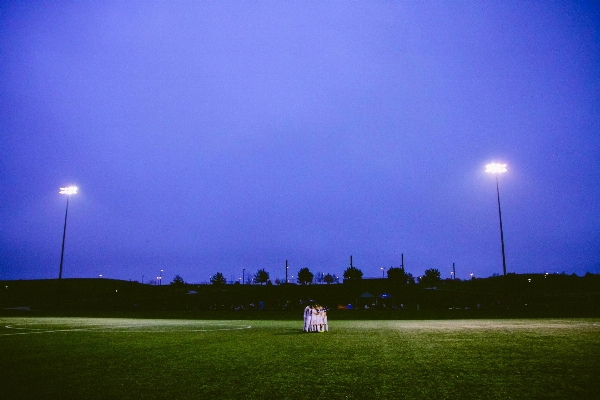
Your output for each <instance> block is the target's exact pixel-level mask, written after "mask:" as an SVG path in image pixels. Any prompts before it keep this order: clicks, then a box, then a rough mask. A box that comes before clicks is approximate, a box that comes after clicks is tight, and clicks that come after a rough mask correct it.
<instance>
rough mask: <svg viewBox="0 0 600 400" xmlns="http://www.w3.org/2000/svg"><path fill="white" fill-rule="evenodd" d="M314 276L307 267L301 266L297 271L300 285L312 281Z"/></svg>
mask: <svg viewBox="0 0 600 400" xmlns="http://www.w3.org/2000/svg"><path fill="white" fill-rule="evenodd" d="M314 277H315V276H314V275H313V273H312V272H310V271H309V270H308V268H302V269H300V271H298V282H300V284H301V285H308V284H309V283H312V281H313V278H314Z"/></svg>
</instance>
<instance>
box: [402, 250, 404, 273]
mask: <svg viewBox="0 0 600 400" xmlns="http://www.w3.org/2000/svg"><path fill="white" fill-rule="evenodd" d="M402 272H404V253H402Z"/></svg>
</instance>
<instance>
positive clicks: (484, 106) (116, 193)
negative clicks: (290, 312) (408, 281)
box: [0, 1, 600, 283]
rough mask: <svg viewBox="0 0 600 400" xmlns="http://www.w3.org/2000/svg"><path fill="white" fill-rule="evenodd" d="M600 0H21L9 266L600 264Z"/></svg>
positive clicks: (7, 12) (4, 168)
mask: <svg viewBox="0 0 600 400" xmlns="http://www.w3.org/2000/svg"><path fill="white" fill-rule="evenodd" d="M599 10H600V7H599V6H598V3H596V2H585V1H425V2H421V1H398V2H391V1H386V2H383V1H382V2H359V1H331V2H321V1H258V2H254V1H253V2H246V1H244V2H243V1H231V2H229V1H209V2H204V1H135V2H134V1H77V2H75V1H73V2H71V1H26V2H21V1H12V2H11V1H3V2H2V3H1V5H0V134H1V136H0V199H1V202H0V279H47V278H57V277H58V272H59V262H60V254H61V242H62V234H63V221H64V214H65V206H66V197H65V196H64V195H61V194H59V193H58V191H59V188H60V187H64V186H67V185H77V186H78V187H79V193H78V194H77V195H74V196H72V197H71V200H70V202H69V216H68V226H67V235H66V244H65V258H64V266H63V278H74V277H98V275H100V274H102V275H103V277H106V278H117V279H126V280H129V279H131V280H141V279H142V276H144V280H145V281H148V280H149V279H154V278H155V277H156V276H157V275H158V273H159V271H160V270H161V269H162V270H164V273H163V276H164V278H163V279H164V280H166V281H171V280H172V279H173V277H174V276H175V275H176V274H179V275H181V276H182V277H183V278H184V280H185V281H188V282H192V283H197V282H204V281H207V280H208V279H209V277H210V276H211V275H213V274H215V273H216V272H222V273H223V274H224V275H225V277H226V278H227V279H228V280H230V279H238V278H240V277H241V276H242V269H244V268H245V269H246V274H247V275H248V274H249V273H254V272H256V271H257V270H258V269H259V268H265V269H266V270H267V271H268V272H269V273H270V275H271V279H272V280H275V279H276V278H280V279H284V277H285V261H286V260H288V262H289V266H290V275H294V276H295V275H296V273H297V271H298V270H299V269H300V268H303V267H308V268H309V269H310V270H311V271H313V272H315V273H316V272H321V271H322V272H325V273H327V272H330V273H333V274H337V275H341V274H342V273H343V271H344V269H345V268H347V267H348V264H349V257H350V255H352V256H353V261H354V265H355V266H356V267H357V268H360V269H361V270H362V271H363V272H364V275H365V276H366V277H378V276H381V269H380V268H381V267H385V268H389V267H390V266H396V267H397V266H399V265H400V258H401V254H402V253H404V257H405V267H406V270H407V272H410V273H412V274H413V275H415V276H418V275H421V274H423V272H424V271H425V269H428V268H437V269H439V270H440V271H441V274H442V277H443V278H448V277H450V271H451V269H452V263H455V264H456V272H457V277H458V278H462V279H465V278H469V274H470V273H473V274H474V275H475V276H476V277H486V276H491V275H492V274H494V273H500V274H502V255H501V248H500V232H499V221H498V220H499V219H498V207H497V198H496V182H495V178H494V176H493V175H490V174H486V173H485V165H486V164H487V163H490V162H492V161H496V162H502V163H506V164H507V168H508V172H507V173H505V174H502V175H501V176H500V180H499V185H500V186H499V187H500V197H501V204H502V217H503V224H504V238H505V245H506V264H507V270H508V272H516V273H533V272H535V273H538V272H551V273H552V272H562V271H565V272H566V273H568V274H571V273H576V274H578V275H583V274H585V273H586V272H588V271H589V272H592V273H600V178H599V176H600V134H599V133H600V131H599V129H600V11H599ZM163 282H164V281H163ZM165 283H166V282H165Z"/></svg>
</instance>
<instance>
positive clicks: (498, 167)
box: [485, 163, 506, 174]
mask: <svg viewBox="0 0 600 400" xmlns="http://www.w3.org/2000/svg"><path fill="white" fill-rule="evenodd" d="M485 172H491V173H492V174H500V173H502V172H506V164H499V163H491V164H488V165H486V166H485Z"/></svg>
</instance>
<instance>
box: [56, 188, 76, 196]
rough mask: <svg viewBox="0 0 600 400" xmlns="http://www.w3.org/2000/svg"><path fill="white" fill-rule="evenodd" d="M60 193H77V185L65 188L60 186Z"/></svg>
mask: <svg viewBox="0 0 600 400" xmlns="http://www.w3.org/2000/svg"><path fill="white" fill-rule="evenodd" d="M58 193H60V194H68V195H71V194H77V186H69V187H64V188H60V192H58Z"/></svg>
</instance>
